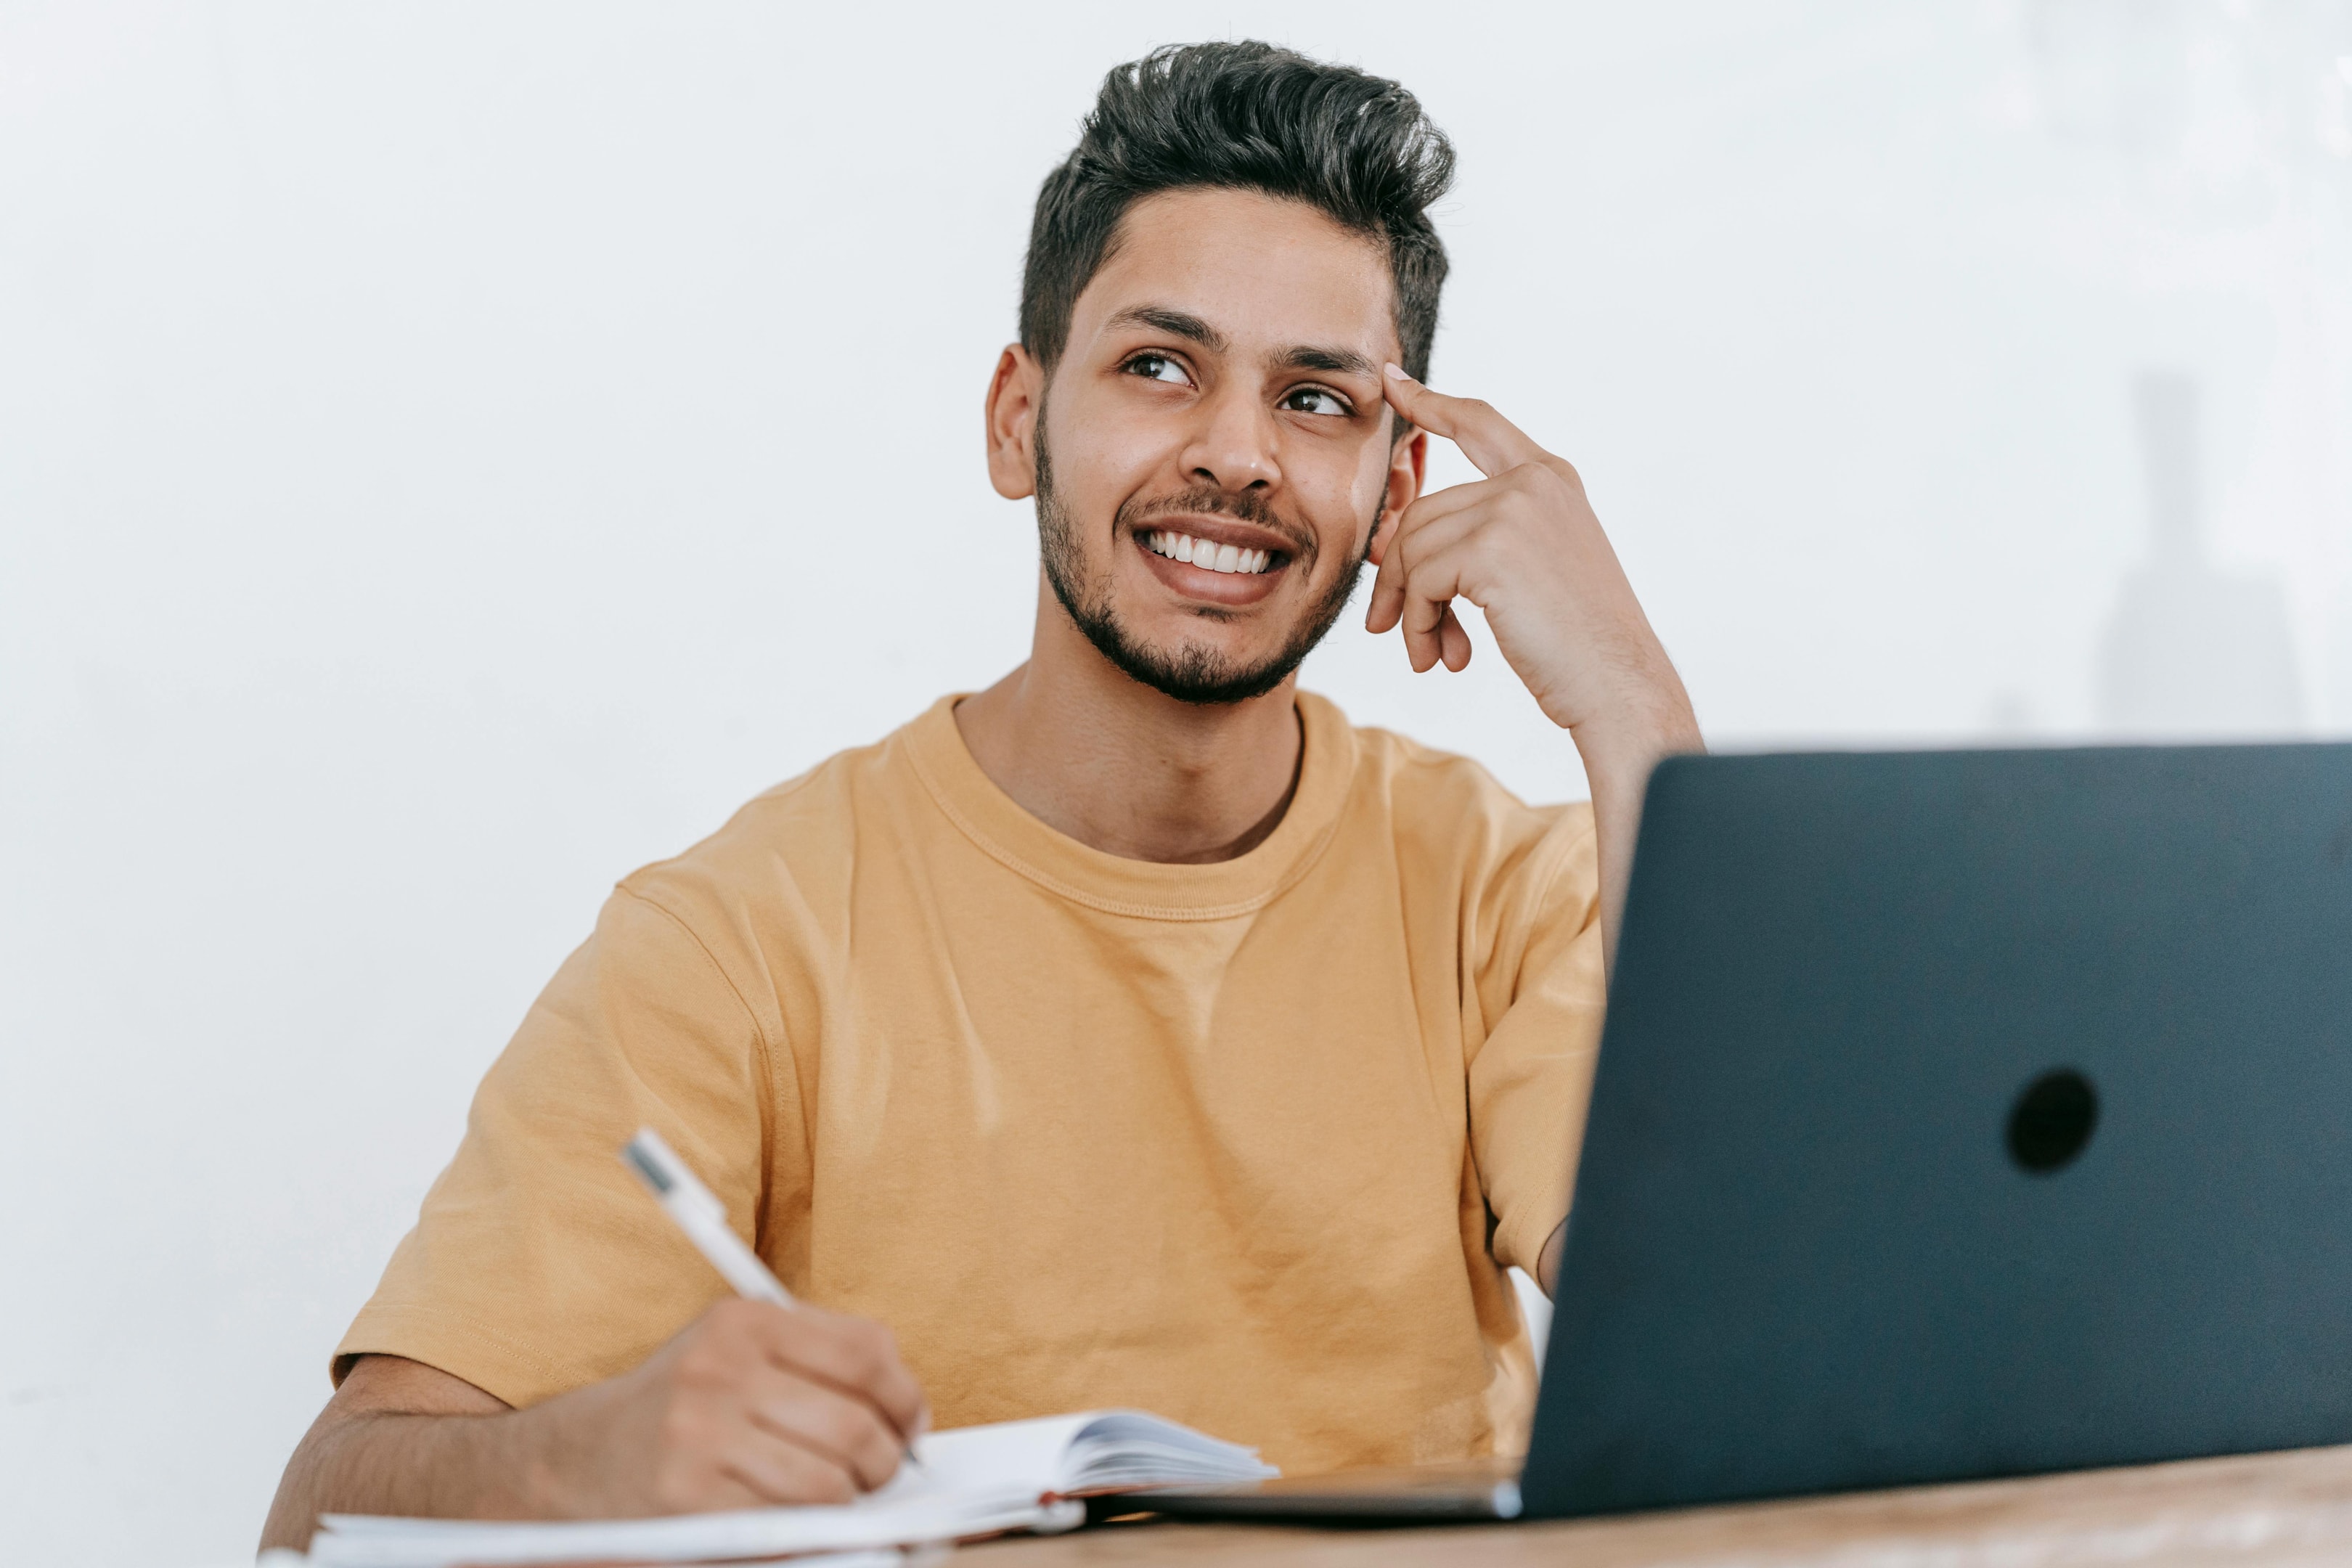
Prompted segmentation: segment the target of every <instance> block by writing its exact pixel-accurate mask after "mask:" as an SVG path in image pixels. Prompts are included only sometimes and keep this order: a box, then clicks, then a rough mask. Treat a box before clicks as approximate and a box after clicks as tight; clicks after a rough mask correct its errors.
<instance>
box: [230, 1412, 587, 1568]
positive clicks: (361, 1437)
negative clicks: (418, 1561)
mask: <svg viewBox="0 0 2352 1568" xmlns="http://www.w3.org/2000/svg"><path fill="white" fill-rule="evenodd" d="M536 1415H539V1413H538V1412H532V1411H507V1412H504V1413H501V1414H496V1415H487V1414H486V1415H412V1414H407V1413H400V1412H393V1411H360V1412H353V1413H352V1414H349V1415H342V1416H341V1417H339V1418H336V1419H334V1420H333V1421H332V1423H331V1424H321V1425H320V1426H316V1427H313V1428H312V1429H311V1431H310V1436H307V1437H305V1438H304V1439H303V1440H302V1446H301V1447H300V1448H299V1449H298V1450H296V1452H295V1455H294V1458H293V1459H292V1460H291V1461H290V1462H289V1464H288V1465H287V1467H286V1478H285V1479H284V1480H283V1481H281V1482H279V1483H278V1497H277V1500H276V1501H275V1502H273V1503H272V1504H271V1505H270V1509H269V1521H268V1524H267V1525H266V1526H265V1527H264V1529H263V1531H262V1538H261V1545H262V1549H263V1550H265V1551H267V1550H268V1549H269V1548H270V1547H273V1546H284V1547H290V1548H292V1549H294V1550H295V1551H298V1552H299V1551H301V1550H302V1549H303V1548H305V1547H306V1546H308V1545H309V1544H310V1533H311V1531H314V1530H316V1529H317V1528H318V1522H319V1516H320V1515H321V1514H325V1513H390V1514H411V1515H419V1516H425V1517H434V1518H442V1519H531V1518H544V1517H547V1516H548V1515H550V1514H551V1513H556V1512H560V1511H562V1510H560V1509H559V1508H557V1507H555V1506H553V1505H554V1504H555V1502H556V1500H555V1499H554V1498H552V1497H551V1496H550V1495H549V1490H548V1487H547V1484H546V1478H547V1477H548V1476H549V1474H550V1473H551V1466H550V1465H549V1464H548V1462H547V1461H548V1458H549V1455H548V1454H547V1452H546V1449H547V1447H548V1445H549V1443H550V1442H551V1441H553V1440H556V1439H557V1438H558V1437H559V1436H560V1434H559V1433H558V1432H557V1431H556V1430H555V1429H554V1426H553V1424H551V1423H550V1422H548V1421H547V1420H546V1419H545V1418H544V1417H543V1416H540V1417H539V1418H538V1419H534V1416H536Z"/></svg>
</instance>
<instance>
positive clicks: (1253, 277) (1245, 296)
mask: <svg viewBox="0 0 2352 1568" xmlns="http://www.w3.org/2000/svg"><path fill="white" fill-rule="evenodd" d="M1395 297H1396V296H1395V284H1394V282H1393V280H1392V279H1391V277H1390V274H1389V264H1388V253H1387V249H1386V247H1384V246H1383V245H1381V242H1380V241H1379V240H1377V239H1374V238H1371V237H1369V236H1366V235H1361V234H1358V233H1355V232H1354V231H1352V230H1349V229H1348V228H1345V227H1342V226H1340V225H1339V223H1337V222H1335V221H1334V220H1332V219H1331V218H1330V217H1328V216H1326V215H1325V214H1323V213H1322V212H1320V211H1318V210H1317V209H1316V208H1314V207H1312V206H1309V205H1307V204H1306V203H1304V202H1296V201H1287V200H1284V199H1281V198H1279V197H1274V196H1266V195H1259V194H1258V193H1256V192H1254V191H1233V190H1194V191H1169V192H1163V193H1161V194H1160V195H1151V196H1147V197H1145V198H1144V199H1143V200H1141V201H1139V202H1138V203H1136V204H1135V205H1134V206H1132V207H1131V208H1129V210H1128V213H1127V216H1126V217H1125V218H1124V219H1123V220H1122V221H1121V223H1120V225H1119V231H1118V239H1117V242H1116V244H1115V245H1114V246H1113V247H1112V250H1111V254H1110V256H1109V258H1108V259H1107V260H1105V261H1104V263H1103V265H1102V267H1101V268H1099V269H1097V271H1096V273H1095V275H1094V277H1093V278H1092V279H1089V280H1088V282H1087V287H1086V290H1085V291H1084V292H1083V293H1082V294H1080V295H1079V297H1078V300H1077V309H1076V311H1075V312H1074V314H1075V320H1074V321H1073V322H1072V326H1073V327H1074V328H1075V329H1076V331H1074V333H1073V341H1074V342H1076V341H1080V340H1091V339H1095V338H1098V337H1100V336H1102V335H1103V334H1104V333H1105V332H1107V331H1122V330H1127V329H1129V328H1132V327H1135V326H1139V325H1145V324H1148V323H1147V322H1146V321H1142V320H1140V319H1139V318H1141V317H1142V316H1144V315H1145V313H1147V312H1150V311H1155V310H1157V311H1175V312H1181V314H1184V315H1187V316H1190V317H1192V318H1194V319H1195V320H1197V321H1202V322H1204V323H1206V324H1207V325H1208V326H1209V327H1210V328H1212V329H1213V331H1215V332H1216V333H1217V335H1218V336H1219V337H1220V338H1222V339H1223V345H1224V348H1225V350H1226V352H1230V353H1238V354H1242V355H1244V356H1249V357H1255V356H1257V355H1260V354H1265V353H1284V354H1286V353H1289V352H1290V351H1291V350H1293V349H1296V348H1297V347H1299V346H1301V345H1316V346H1322V347H1328V348H1330V349H1335V350H1339V351H1343V352H1347V353H1352V354H1354V355H1356V356H1359V357H1361V358H1363V359H1366V360H1369V361H1370V362H1372V363H1375V364H1377V363H1378V362H1380V361H1381V360H1383V359H1394V358H1396V357H1397V354H1398V346H1397V333H1396V313H1395Z"/></svg>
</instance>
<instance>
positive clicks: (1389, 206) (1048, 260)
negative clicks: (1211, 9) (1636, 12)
mask: <svg viewBox="0 0 2352 1568" xmlns="http://www.w3.org/2000/svg"><path fill="white" fill-rule="evenodd" d="M1453 181H1454V148H1453V144H1452V143H1450V142H1447V141H1446V139H1445V134H1444V132H1442V131H1440V130H1438V129H1437V127H1436V126H1435V125H1433V124H1432V123H1431V122H1430V120H1429V116H1428V115H1426V114H1424V113H1423V112H1422V108H1421V104H1420V103H1419V102H1418V101H1417V100H1415V99H1414V98H1413V96H1412V94H1411V93H1409V92H1407V91H1406V90H1405V89H1403V88H1402V87H1400V86H1398V85H1397V84H1396V83H1395V82H1392V81H1389V80H1386V79H1383V78H1381V77H1376V76H1369V75H1367V74H1365V73H1364V72H1362V71H1360V70H1356V69H1353V68H1349V67H1347V66H1335V65H1326V64H1324V63H1323V62H1322V61H1320V60H1312V59H1308V58H1307V57H1306V56H1304V55H1300V54H1294V53H1292V52H1291V51H1290V50H1288V49H1283V48H1276V47H1275V46H1273V45H1272V44H1261V43H1251V42H1244V43H1223V44H1181V45H1170V46H1169V47H1165V48H1160V49H1154V50H1153V51H1152V52H1151V53H1150V54H1148V55H1146V56H1144V57H1143V58H1141V59H1139V60H1136V61H1134V62H1133V63H1131V64H1129V65H1123V66H1120V67H1119V68H1117V69H1116V70H1114V71H1112V72H1111V73H1110V74H1109V75H1108V76H1107V77H1105V78H1104V79H1103V85H1102V92H1101V94H1100V95H1099V96H1097V98H1096V100H1095V107H1094V112H1093V113H1091V114H1089V115H1087V118H1086V122H1085V124H1084V125H1083V127H1082V128H1081V129H1080V131H1079V133H1078V144H1077V146H1076V148H1075V149H1073V150H1072V151H1071V153H1070V155H1069V157H1068V158H1067V159H1066V161H1065V162H1064V163H1063V164H1062V166H1061V167H1060V168H1058V169H1055V171H1054V172H1053V173H1052V174H1048V175H1046V176H1045V187H1044V188H1043V189H1042V190H1040V191H1039V192H1038V193H1037V212H1036V216H1035V217H1034V220H1033V221H1032V223H1031V225H1030V229H1029V259H1028V264H1027V266H1026V268H1024V272H1023V275H1022V279H1021V343H1022V346H1023V347H1024V348H1026V349H1027V350H1028V351H1029V353H1031V354H1032V355H1034V357H1035V358H1036V360H1037V362H1038V363H1040V364H1042V365H1044V366H1045V368H1046V369H1047V370H1051V369H1052V368H1053V367H1054V365H1055V363H1056V362H1058V361H1059V360H1060V359H1061V357H1062V351H1063V350H1064V349H1066V347H1068V345H1069V336H1070V316H1071V312H1072V311H1073V310H1076V306H1077V302H1078V296H1079V294H1080V293H1082V292H1084V291H1085V289H1086V286H1087V283H1088V282H1089V281H1091V280H1092V279H1093V278H1094V275H1095V273H1096V271H1097V270H1098V269H1099V268H1101V266H1102V264H1103V263H1104V262H1105V261H1107V260H1108V259H1109V258H1110V252H1111V247H1112V245H1113V243H1114V241H1115V240H1116V238H1117V237H1118V226H1119V220H1120V219H1121V218H1123V217H1125V216H1127V210H1128V208H1129V207H1131V206H1133V205H1135V204H1136V203H1137V202H1138V201H1139V200H1141V199H1142V198H1143V197H1145V196H1149V195H1156V194H1157V193H1159V192H1161V191H1179V190H1198V189H1204V188H1206V189H1215V188H1226V189H1234V190H1247V191H1260V192H1263V193H1265V195H1270V196H1280V197H1286V198H1288V199H1290V200H1293V201H1301V202H1305V203H1307V204H1308V205H1312V206H1314V207H1316V208H1318V210H1320V211H1321V212H1323V213H1325V214H1328V216H1330V217H1331V218H1332V219H1333V220H1335V221H1336V222H1338V223H1339V224H1340V225H1341V226H1344V227H1346V228H1349V229H1351V230H1353V231H1354V232H1356V233H1358V234H1360V235H1363V236H1365V237H1368V238H1371V239H1376V240H1380V241H1382V242H1384V243H1385V244H1386V245H1387V247H1388V253H1389V272H1390V276H1391V278H1392V279H1394V281H1395V292H1396V332H1397V342H1398V344H1399V346H1400V348H1401V349H1402V353H1403V356H1404V368H1405V370H1406V372H1407V373H1408V374H1411V375H1412V377H1413V378H1414V379H1415V380H1426V379H1427V378H1428V375H1429V348H1430V343H1431V341H1432V340H1433V339H1434V338H1435V337H1436V335H1437V296H1438V291H1439V289H1441V288H1443V287H1444V282H1445V247H1444V245H1443V244H1442V243H1440V242H1439V240H1438V237H1437V231H1436V229H1435V228H1433V227H1432V226H1431V225H1430V221H1429V206H1430V204H1432V203H1433V202H1434V201H1436V200H1437V199H1438V198H1439V197H1440V196H1443V195H1444V194H1445V191H1446V187H1447V186H1448V185H1450V184H1453Z"/></svg>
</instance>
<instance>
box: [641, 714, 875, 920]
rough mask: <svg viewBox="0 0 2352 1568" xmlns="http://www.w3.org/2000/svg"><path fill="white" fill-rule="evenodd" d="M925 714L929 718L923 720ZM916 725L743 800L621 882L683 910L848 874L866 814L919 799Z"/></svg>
mask: <svg viewBox="0 0 2352 1568" xmlns="http://www.w3.org/2000/svg"><path fill="white" fill-rule="evenodd" d="M918 722H919V721H918ZM913 727H914V726H913V724H912V723H909V724H907V725H902V726H900V727H899V728H898V729H897V730H894V731H891V732H890V733H889V734H887V735H886V736H884V737H883V738H882V739H881V740H879V741H875V742H870V743H868V744H866V745H863V746H853V747H850V748H848V749H847V750H845V751H840V752H835V753H834V754H833V755H831V756H829V757H827V758H825V759H824V761H823V762H821V763H817V764H816V765H815V766H814V767H813V768H810V769H809V770H808V771H807V772H806V773H800V774H797V775H795V776H794V777H792V778H789V779H786V780H784V781H783V782H782V784H774V785H772V786H771V787H769V788H767V789H764V790H762V791H761V792H760V793H759V794H758V795H753V796H752V797H751V799H750V800H748V801H746V802H744V803H743V805H740V806H739V807H738V808H737V809H736V811H735V813H734V815H733V816H730V817H729V818H728V819H727V821H726V822H725V823H724V824H723V825H721V826H719V829H718V830H717V831H716V832H714V833H712V834H710V835H709V837H705V838H703V839H701V840H700V841H699V842H698V843H696V844H693V845H691V846H689V847H688V848H686V849H684V850H682V851H680V852H679V853H678V854H676V855H673V856H671V857H670V858H667V859H666V860H656V861H655V862H653V863H652V864H651V865H648V866H641V867H639V868H637V869H636V870H635V871H632V872H630V873H629V874H628V875H627V876H626V877H624V878H623V879H621V882H620V888H621V890H622V891H623V892H625V893H628V894H633V895H635V897H637V898H639V899H643V900H646V901H647V902H650V903H655V904H658V905H661V906H662V907H664V908H666V909H667V910H669V911H670V912H671V913H673V914H676V915H678V916H679V917H680V918H682V919H683V918H687V917H688V910H689V909H707V908H708V907H709V905H711V904H712V903H714V902H715V903H717V904H719V905H722V906H728V907H732V908H738V909H740V908H741V907H742V906H743V905H744V904H745V902H746V901H747V900H749V901H751V902H756V903H767V902H771V901H773V900H777V899H780V898H781V899H785V900H794V899H796V898H800V897H805V896H807V895H809V894H812V893H814V892H815V891H816V890H817V889H821V888H823V887H824V886H826V885H828V884H833V883H838V882H841V881H845V879H847V878H848V876H849V875H850V873H851V870H852V868H853V866H854V863H855V858H856V845H857V840H858V837H859V834H858V825H859V822H860V820H861V818H863V817H866V816H871V815H873V814H876V813H886V814H896V813H898V812H902V811H904V810H906V809H907V808H908V806H909V805H913V804H914V801H913V799H912V796H913V795H914V794H915V793H917V792H915V791H912V790H910V788H909V785H910V784H912V783H913V775H912V772H911V770H910V768H909V766H908V760H907V757H906V755H905V750H906V744H907V736H908V731H910V730H911V729H912V728H913Z"/></svg>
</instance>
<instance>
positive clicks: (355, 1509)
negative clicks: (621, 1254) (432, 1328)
mask: <svg viewBox="0 0 2352 1568" xmlns="http://www.w3.org/2000/svg"><path fill="white" fill-rule="evenodd" d="M928 1419H929V1411H928V1409H927V1407H926V1406H925V1405H924V1403H923V1396H922V1392H921V1390H920V1389H919V1388H918V1387H917V1386H916V1384H915V1380H914V1377H913V1376H912V1374H910V1373H908V1371H907V1368H906V1366H905V1364H904V1363H902V1362H901V1361H900V1360H899V1359H898V1347H897V1344H896V1343H895V1342H893V1341H892V1339H891V1337H890V1334H889V1331H887V1330H886V1329H884V1328H882V1327H881V1326H880V1325H879V1324H876V1323H872V1322H868V1321H865V1320H863V1319H859V1318H848V1317H841V1316H837V1315H835V1314H834V1313H830V1312H824V1311H819V1310H815V1309H814V1308H809V1307H800V1308H794V1309H790V1310H787V1309H785V1308H782V1307H775V1306H771V1305H769V1304H768V1303H766V1302H762V1301H724V1302H721V1303H719V1305H718V1306H715V1307H713V1308H711V1309H710V1310H709V1311H708V1312H706V1313H704V1314H703V1315H702V1317H701V1318H700V1319H698V1320H697V1321H695V1323H694V1324H693V1325H692V1326H690V1327H688V1329H687V1330H686V1331H684V1332H682V1333H680V1334H679V1335H678V1336H677V1338H676V1339H673V1340H672V1341H670V1342H669V1343H667V1344H666V1345H664V1346H663V1347H662V1348H661V1349H660V1350H658V1351H656V1352H654V1354H653V1355H652V1356H650V1357H648V1358H647V1359H646V1362H645V1363H644V1364H643V1365H642V1366H639V1367H638V1368H637V1369H636V1370H635V1371H634V1372H629V1373H623V1374H622V1375H620V1376H618V1377H614V1378H609V1379H607V1380H605V1381H604V1382H603V1383H596V1384H588V1385H587V1386H586V1387H583V1388H576V1389H573V1390H572V1392H570V1393H568V1394H560V1395H558V1396H557V1397H555V1398H553V1399H550V1400H548V1401H546V1402H545V1403H544V1404H541V1405H533V1406H531V1407H530V1408H529V1409H527V1410H514V1409H509V1407H508V1406H507V1405H505V1404H504V1403H503V1402H502V1401H500V1400H499V1399H497V1398H496V1397H494V1396H493V1395H491V1394H486V1393H484V1392H483V1391H482V1390H481V1389H479V1388H477V1387H475V1386H474V1385H473V1384H470V1383H467V1382H466V1381H465V1380H464V1379H462V1378H458V1377H454V1376H452V1375H450V1374H449V1373H446V1372H442V1371H439V1370H438V1369H436V1368H434V1367H430V1366H426V1365H424V1364H423V1363H418V1362H413V1361H405V1360H403V1359H402V1358H400V1357H398V1356H386V1355H371V1356H362V1357H361V1358H360V1360H359V1361H358V1363H356V1364H354V1365H353V1366H352V1370H351V1373H350V1375H349V1376H347V1377H345V1378H344V1379H343V1384H342V1386H341V1388H339V1389H337V1390H336V1391H335V1394H334V1397H333V1398H331V1399H330V1400H329V1401H328V1402H327V1407H326V1409H325V1410H324V1411H322V1412H320V1416H319V1419H318V1421H317V1422H316V1423H314V1424H313V1425H312V1426H311V1428H310V1432H309V1434H308V1435H306V1436H304V1437H303V1439H302V1442H301V1444H300V1446H299V1447H297V1448H296V1449H295V1450H294V1457H293V1458H292V1459H290V1460H289V1461H288V1463H287V1466H286V1476H285V1479H283V1480H282V1481H280V1482H279V1483H278V1498H277V1500H276V1502H274V1503H273V1504H272V1505H271V1507H270V1510H269V1521H268V1524H267V1525H266V1526H265V1527H264V1529H263V1531H262V1538H261V1546H262V1550H264V1551H268V1549H270V1548H271V1547H279V1546H282V1547H289V1548H291V1549H293V1550H296V1551H300V1550H302V1549H303V1548H304V1547H306V1546H307V1545H308V1544H309V1543H310V1534H311V1531H313V1530H315V1529H316V1528H317V1526H318V1521H319V1516H320V1514H322V1513H393V1514H416V1515H430V1516H436V1517H440V1518H460V1519H465V1518H470V1519H565V1518H572V1519H580V1518H620V1517H628V1516H633V1515H647V1514H663V1513H691V1512H698V1511H702V1510H709V1509H723V1508H755V1507H760V1506H762V1505H766V1504H773V1503H802V1502H846V1501H848V1500H851V1499H853V1498H855V1497H856V1495H857V1494H858V1493H859V1492H861V1491H870V1490H872V1489H874V1488H876V1487H878V1486H880V1485H881V1484H882V1483H883V1482H885V1481H887V1480H888V1479H890V1477H891V1476H892V1474H893V1473H895V1472H896V1471H897V1469H898V1460H899V1457H900V1455H901V1454H902V1453H903V1452H904V1450H905V1447H906V1445H907V1444H908V1442H909V1441H910V1440H911V1439H912V1438H913V1437H914V1436H916V1435H917V1434H919V1432H921V1430H922V1429H923V1426H924V1425H925V1423H926V1422H927V1421H928Z"/></svg>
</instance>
